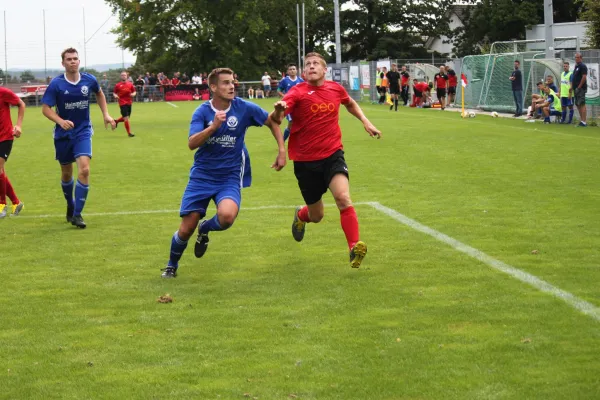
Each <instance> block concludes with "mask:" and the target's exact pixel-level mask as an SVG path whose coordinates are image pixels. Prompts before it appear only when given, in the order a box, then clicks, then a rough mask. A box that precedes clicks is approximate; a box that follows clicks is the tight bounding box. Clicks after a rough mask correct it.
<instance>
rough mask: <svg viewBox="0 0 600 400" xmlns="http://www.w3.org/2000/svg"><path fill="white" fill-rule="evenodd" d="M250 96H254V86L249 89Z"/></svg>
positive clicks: (251, 97)
mask: <svg viewBox="0 0 600 400" xmlns="http://www.w3.org/2000/svg"><path fill="white" fill-rule="evenodd" d="M248 98H249V99H253V98H254V89H253V88H250V89H248Z"/></svg>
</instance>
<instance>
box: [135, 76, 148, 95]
mask: <svg viewBox="0 0 600 400" xmlns="http://www.w3.org/2000/svg"><path fill="white" fill-rule="evenodd" d="M145 85H146V81H144V77H143V76H142V75H139V76H138V78H137V79H136V80H135V92H136V94H137V96H136V97H137V99H136V101H144V86H145Z"/></svg>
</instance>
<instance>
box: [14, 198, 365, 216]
mask: <svg viewBox="0 0 600 400" xmlns="http://www.w3.org/2000/svg"><path fill="white" fill-rule="evenodd" d="M354 205H357V206H365V205H371V203H370V202H358V203H354ZM325 206H326V207H329V206H330V207H333V206H334V204H326V205H325ZM296 207H297V206H292V205H290V206H286V205H272V206H258V207H244V205H243V204H242V207H241V211H258V210H281V209H292V208H296ZM175 213H179V209H164V210H134V211H114V212H100V213H83V215H85V216H86V217H106V216H113V215H144V214H175ZM64 217H65V214H41V215H19V216H18V217H14V218H19V219H22V218H28V219H29V218H30V219H40V218H64ZM11 218H12V217H11Z"/></svg>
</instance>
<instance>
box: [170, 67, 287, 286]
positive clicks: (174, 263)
mask: <svg viewBox="0 0 600 400" xmlns="http://www.w3.org/2000/svg"><path fill="white" fill-rule="evenodd" d="M208 84H209V87H210V90H211V92H212V93H213V99H212V100H211V101H207V102H206V103H203V104H202V105H201V106H200V107H198V108H197V109H196V111H195V112H194V115H193V116H192V122H191V123H190V130H189V134H188V147H189V148H190V150H196V149H198V150H197V151H196V154H195V155H194V164H193V165H192V168H191V170H190V180H189V182H188V185H187V187H186V188H185V192H184V193H183V199H182V201H181V208H180V210H179V215H180V217H181V218H182V219H181V225H180V226H179V230H178V231H177V232H175V234H174V235H173V237H172V239H171V252H170V256H169V263H168V264H167V267H166V268H164V269H163V270H162V271H163V273H162V277H163V278H174V277H176V276H177V268H178V267H179V260H180V259H181V256H182V254H183V252H184V251H185V249H186V247H187V244H188V240H189V239H190V237H191V236H192V235H193V234H194V231H195V230H196V227H197V226H198V222H200V220H201V219H202V218H204V217H205V216H206V209H207V208H208V205H209V203H210V201H211V200H213V201H214V202H215V204H216V205H217V213H216V215H215V216H213V217H212V218H211V219H206V220H204V221H202V224H200V227H199V229H198V239H197V240H196V244H195V247H194V254H195V255H196V257H198V258H200V257H202V256H203V255H204V253H205V252H206V250H207V248H208V233H209V232H211V231H223V230H226V229H228V228H230V227H231V225H233V222H234V221H235V219H236V217H237V214H238V211H239V209H240V204H241V199H242V196H241V189H242V187H247V186H250V183H251V176H250V159H249V157H248V151H247V150H246V146H245V144H244V137H245V135H246V130H247V129H248V128H249V127H251V126H263V125H266V126H268V127H269V129H270V130H271V133H272V134H273V137H275V140H276V141H277V145H278V148H279V152H278V154H277V158H276V160H275V163H274V164H273V165H272V166H271V167H272V168H274V169H275V170H276V171H280V170H281V169H282V168H283V167H284V166H285V164H286V154H285V144H284V142H283V137H282V136H281V130H280V129H279V124H281V120H276V119H273V117H272V114H271V115H269V114H268V113H267V112H266V111H265V110H263V109H262V108H260V107H259V106H257V105H256V104H254V103H250V102H247V101H245V100H242V99H241V98H239V97H236V96H235V86H234V78H233V71H232V70H230V69H228V68H217V69H214V70H213V71H212V72H211V73H210V75H209V76H208ZM275 108H276V109H280V110H281V111H283V107H282V106H281V104H280V103H277V104H276V106H275Z"/></svg>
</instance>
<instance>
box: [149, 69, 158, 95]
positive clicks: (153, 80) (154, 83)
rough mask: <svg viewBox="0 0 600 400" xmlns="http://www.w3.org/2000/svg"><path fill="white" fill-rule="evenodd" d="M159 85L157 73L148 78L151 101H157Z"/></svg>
mask: <svg viewBox="0 0 600 400" xmlns="http://www.w3.org/2000/svg"><path fill="white" fill-rule="evenodd" d="M157 85H158V78H156V74H155V73H152V75H150V76H149V77H148V89H149V90H148V97H149V98H150V101H154V100H156V92H157V88H156V86H157Z"/></svg>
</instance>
